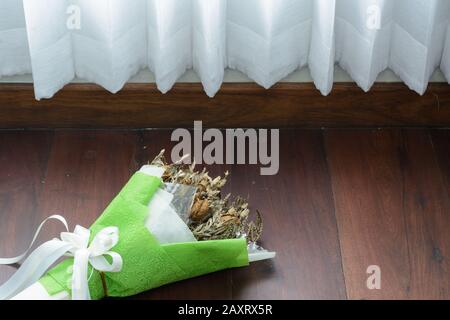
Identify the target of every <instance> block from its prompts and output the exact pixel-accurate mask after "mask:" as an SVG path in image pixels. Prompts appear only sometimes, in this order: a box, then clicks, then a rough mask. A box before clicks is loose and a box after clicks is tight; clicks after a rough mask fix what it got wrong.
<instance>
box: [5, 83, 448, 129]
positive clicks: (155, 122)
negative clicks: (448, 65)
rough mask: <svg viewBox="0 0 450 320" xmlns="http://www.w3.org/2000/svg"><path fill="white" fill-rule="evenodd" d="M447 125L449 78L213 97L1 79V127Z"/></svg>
mask: <svg viewBox="0 0 450 320" xmlns="http://www.w3.org/2000/svg"><path fill="white" fill-rule="evenodd" d="M194 120H202V121H203V123H204V126H205V127H218V128H224V127H230V128H232V127H272V128H289V127H304V128H314V127H316V128H317V127H386V126H391V127H392V126H394V127H395V126H410V127H415V126H425V127H448V126H450V85H448V84H437V83H435V84H430V86H429V89H428V91H427V92H426V94H425V95H423V96H419V95H418V94H416V93H415V92H413V91H411V90H409V89H408V88H407V87H406V86H405V85H403V84H401V83H377V84H376V85H375V86H374V87H373V88H372V89H371V90H370V92H368V93H365V92H363V91H362V90H361V89H360V88H358V87H357V86H356V85H355V84H353V83H336V84H335V85H334V89H333V91H332V93H331V94H330V95H329V96H326V97H324V96H322V95H321V94H320V92H319V91H318V90H317V89H316V88H315V87H314V85H313V84H309V83H302V84H300V83H295V84H294V83H280V84H278V85H276V86H275V87H273V88H272V89H270V90H265V89H263V88H261V87H259V86H257V85H256V84H249V83H233V84H231V83H227V84H224V85H223V86H222V89H221V90H220V92H219V93H218V94H217V95H216V97H215V98H213V99H211V98H208V97H207V96H206V94H205V93H204V91H203V88H202V86H201V85H200V84H188V83H181V84H177V85H175V87H174V88H173V89H172V90H171V91H170V92H169V93H167V94H161V93H160V92H159V91H158V90H157V88H156V86H155V85H154V84H128V85H126V86H125V88H124V89H123V90H122V91H120V92H119V93H117V94H115V95H114V94H111V93H109V92H107V91H106V90H104V89H102V88H101V87H99V86H96V85H93V84H70V85H68V86H66V87H65V88H64V89H63V90H61V91H60V92H59V93H57V94H56V96H55V97H54V98H52V99H49V100H42V101H36V100H35V99H34V93H33V86H32V85H31V84H1V85H0V128H173V127H192V126H193V122H194Z"/></svg>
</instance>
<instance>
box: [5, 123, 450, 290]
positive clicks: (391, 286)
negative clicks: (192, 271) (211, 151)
mask: <svg viewBox="0 0 450 320" xmlns="http://www.w3.org/2000/svg"><path fill="white" fill-rule="evenodd" d="M171 145H172V143H171V142H170V132H169V131H55V132H45V131H36V132H17V131H5V132H0V256H2V257H5V256H11V255H16V254H18V253H19V252H21V251H23V250H24V249H25V248H26V247H27V245H28V243H29V241H30V240H31V237H32V233H33V232H34V229H35V228H36V226H37V224H38V223H39V222H40V221H41V220H42V219H43V218H45V217H46V216H48V215H50V214H54V213H59V214H62V215H64V216H65V217H67V218H68V220H69V222H70V224H71V225H72V226H73V225H75V224H81V225H85V226H88V225H89V224H90V223H91V222H93V220H94V219H95V217H97V216H98V214H99V213H101V212H102V210H103V209H104V207H105V206H106V205H107V204H108V203H109V201H110V200H111V199H112V198H113V197H114V195H115V194H116V193H117V192H118V191H119V190H120V188H121V187H122V185H123V184H124V183H125V182H126V181H127V179H128V178H129V176H130V175H131V174H132V173H133V172H134V171H135V170H137V169H138V168H139V167H140V165H142V164H143V163H145V162H146V161H148V160H149V159H150V158H152V156H153V155H155V154H156V153H157V152H158V151H159V150H160V149H161V148H166V149H170V146H171ZM280 157H281V161H280V162H281V163H280V172H279V174H278V175H276V176H273V177H262V176H260V175H259V168H258V167H257V166H231V167H225V166H215V167H211V171H212V172H214V173H216V174H219V173H221V172H222V171H224V170H225V169H230V171H231V181H230V183H229V186H228V187H227V190H228V191H231V192H233V193H234V194H241V195H244V196H247V195H248V196H249V197H250V203H251V205H252V207H253V208H254V209H259V210H260V211H261V212H262V213H263V215H264V221H265V230H264V235H263V243H264V245H265V246H266V247H267V248H269V249H272V250H276V251H277V252H278V256H277V258H276V259H275V260H274V261H273V262H261V263H257V264H253V265H251V266H250V267H248V268H243V269H235V270H228V271H224V272H219V273H216V274H211V275H207V276H204V277H200V278H197V279H191V280H188V281H184V282H180V283H177V284H172V285H168V286H165V287H163V288H160V289H156V290H153V291H151V292H148V293H145V294H142V295H139V296H137V297H136V298H138V299H160V298H189V299H190V298H192V299H194V298H195V299H209V298H213V299H216V298H223V299H230V298H233V299H266V298H267V299H287V298H293V299H346V298H349V299H376V298H381V299H391V298H392V299H426V298H428V299H450V263H449V256H450V131H446V130H433V131H429V130H425V129H423V130H419V129H414V130H400V129H383V130H325V131H320V130H309V131H302V130H290V131H282V132H281V151H280ZM59 231H60V230H59V228H58V227H57V226H56V225H55V226H53V225H52V226H49V227H48V228H46V232H45V233H46V234H45V235H44V236H43V237H42V240H44V239H48V237H50V236H52V237H53V236H56V235H57V234H58V232H59ZM370 265H379V266H380V268H381V279H382V280H381V285H382V288H381V290H369V289H367V286H366V280H367V277H368V274H367V273H366V270H367V267H368V266H370ZM13 272H14V269H13V268H12V267H6V266H1V267H0V283H2V282H3V281H5V280H6V279H7V278H8V277H9V276H11V275H12V273H13Z"/></svg>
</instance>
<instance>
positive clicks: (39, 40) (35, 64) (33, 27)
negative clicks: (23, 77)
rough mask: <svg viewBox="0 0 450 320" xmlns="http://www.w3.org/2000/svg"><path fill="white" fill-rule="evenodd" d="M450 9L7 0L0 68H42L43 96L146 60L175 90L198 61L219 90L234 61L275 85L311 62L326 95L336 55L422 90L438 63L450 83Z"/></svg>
mask: <svg viewBox="0 0 450 320" xmlns="http://www.w3.org/2000/svg"><path fill="white" fill-rule="evenodd" d="M449 18H450V0H245V1H243V0H1V1H0V76H5V75H14V74H22V73H32V75H33V81H34V88H35V94H36V98H37V99H42V98H50V97H52V96H53V95H54V94H55V93H56V92H57V91H58V90H60V89H61V88H62V87H63V86H64V85H66V84H67V83H69V82H70V81H72V80H73V79H74V78H75V77H78V78H83V79H86V80H88V81H92V82H95V83H97V84H99V85H101V86H103V87H104V88H105V89H107V90H109V91H111V92H117V91H119V90H120V89H121V88H122V87H123V86H124V84H125V83H126V82H127V81H128V80H129V79H130V77H132V76H133V75H134V74H136V73H137V72H138V71H139V70H141V69H143V68H147V67H148V68H149V69H150V70H151V71H152V72H153V73H154V75H155V79H156V83H157V86H158V88H159V90H161V91H162V92H164V93H165V92H167V91H169V90H170V89H171V88H172V86H173V85H174V83H175V82H176V81H177V79H179V78H180V76H181V75H183V74H184V73H185V72H186V70H188V69H191V68H193V69H194V70H195V72H196V73H197V74H198V76H199V77H200V79H201V81H202V84H203V86H204V89H205V92H206V94H208V96H210V97H213V96H214V95H215V94H216V93H217V92H218V91H219V90H220V86H221V84H222V82H223V77H224V70H225V69H226V68H232V69H237V70H239V71H242V72H243V73H245V74H246V75H248V76H249V77H250V78H252V79H253V80H254V81H255V82H257V83H258V84H259V85H261V86H263V87H265V88H269V87H271V86H272V85H274V84H275V83H276V82H278V81H280V80H282V79H283V78H284V77H286V76H287V75H289V74H290V73H292V72H293V71H295V70H297V69H299V68H303V67H309V70H310V72H311V76H312V78H313V80H314V83H315V85H316V87H317V88H318V90H320V92H321V93H322V94H324V95H326V94H328V93H329V92H330V91H331V90H332V86H333V73H334V65H335V63H336V62H337V63H338V64H339V65H340V66H341V67H343V68H344V69H345V70H346V71H347V72H348V73H349V74H350V75H351V77H352V78H353V79H354V80H355V81H356V83H357V84H358V85H359V86H360V87H361V88H362V89H363V90H365V91H367V90H370V88H371V86H372V85H373V83H374V82H375V80H376V78H377V76H378V74H379V73H380V72H381V71H383V70H385V69H387V68H390V69H392V70H393V71H394V72H395V73H396V74H397V75H398V76H399V77H400V78H401V79H402V80H403V81H404V82H405V83H406V84H407V85H408V86H409V87H410V88H411V89H412V90H415V91H416V92H418V93H419V94H423V93H424V92H425V91H426V88H427V85H428V82H429V79H430V77H431V75H432V74H433V72H434V71H435V70H436V69H437V68H441V70H442V71H443V72H444V74H445V76H446V77H447V79H448V80H449V82H450V24H449Z"/></svg>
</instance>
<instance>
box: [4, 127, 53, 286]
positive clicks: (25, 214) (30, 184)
mask: <svg viewBox="0 0 450 320" xmlns="http://www.w3.org/2000/svg"><path fill="white" fill-rule="evenodd" d="M52 136H53V134H52V133H49V132H3V133H2V134H0V238H1V239H0V257H11V256H16V255H17V254H18V253H19V252H23V251H25V250H26V249H27V248H28V245H29V244H30V241H31V239H32V237H33V234H34V230H33V228H35V226H36V221H35V220H36V214H37V205H38V203H39V196H40V193H41V190H42V186H43V183H44V179H45V174H46V170H47V169H46V168H47V162H48V156H49V151H50V147H51V142H52ZM14 271H15V269H14V268H12V267H6V266H1V267H0V283H3V282H4V281H5V280H6V279H7V278H8V277H9V276H11V275H12V274H13V272H14Z"/></svg>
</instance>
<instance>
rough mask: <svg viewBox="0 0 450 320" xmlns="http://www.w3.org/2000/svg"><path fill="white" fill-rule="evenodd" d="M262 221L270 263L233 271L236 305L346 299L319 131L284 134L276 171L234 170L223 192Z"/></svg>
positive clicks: (331, 199)
mask: <svg viewBox="0 0 450 320" xmlns="http://www.w3.org/2000/svg"><path fill="white" fill-rule="evenodd" d="M227 190H228V191H229V192H231V193H233V194H235V195H242V196H249V200H250V205H251V208H252V209H253V210H256V209H258V210H259V211H260V212H261V213H262V215H263V219H264V232H263V237H262V244H263V246H265V247H267V249H270V250H274V251H277V257H276V259H274V260H273V261H267V262H261V263H256V264H254V265H251V266H250V267H249V268H247V269H236V270H233V298H234V299H253V298H258V299H345V298H346V292H345V285H344V278H343V272H342V267H341V257H340V249H339V241H338V235H337V227H336V220H335V216H334V204H333V198H332V191H331V184H330V180H329V175H328V170H327V164H326V157H325V153H324V149H323V140H322V134H321V131H320V130H315V131H298V130H291V131H283V132H281V137H280V171H279V173H278V174H277V175H275V176H261V175H260V172H259V166H233V167H232V169H231V180H230V185H229V187H228V189H227Z"/></svg>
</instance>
